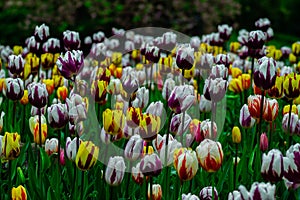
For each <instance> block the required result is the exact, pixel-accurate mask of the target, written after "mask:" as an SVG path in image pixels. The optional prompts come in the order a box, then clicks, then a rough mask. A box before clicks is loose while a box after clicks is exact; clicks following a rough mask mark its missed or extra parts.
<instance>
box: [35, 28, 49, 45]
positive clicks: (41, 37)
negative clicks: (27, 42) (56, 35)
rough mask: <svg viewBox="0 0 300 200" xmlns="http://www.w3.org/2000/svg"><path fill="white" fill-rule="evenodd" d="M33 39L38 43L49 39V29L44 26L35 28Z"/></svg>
mask: <svg viewBox="0 0 300 200" xmlns="http://www.w3.org/2000/svg"><path fill="white" fill-rule="evenodd" d="M34 37H35V39H36V40H37V41H38V42H44V41H46V39H47V38H48V37H49V27H48V26H47V25H45V24H42V25H40V26H35V30H34Z"/></svg>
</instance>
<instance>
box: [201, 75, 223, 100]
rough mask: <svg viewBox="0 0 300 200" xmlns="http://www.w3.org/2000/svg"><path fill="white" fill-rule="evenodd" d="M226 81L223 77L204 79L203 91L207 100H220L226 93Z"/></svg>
mask: <svg viewBox="0 0 300 200" xmlns="http://www.w3.org/2000/svg"><path fill="white" fill-rule="evenodd" d="M227 86H228V82H227V81H226V80H224V79H223V78H215V79H212V78H208V79H206V80H205V84H204V88H203V93H204V96H205V98H206V99H207V100H211V101H214V102H218V101H221V100H222V99H223V98H224V96H225V93H226V90H227Z"/></svg>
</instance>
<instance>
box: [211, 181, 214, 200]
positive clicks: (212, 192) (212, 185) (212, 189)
mask: <svg viewBox="0 0 300 200" xmlns="http://www.w3.org/2000/svg"><path fill="white" fill-rule="evenodd" d="M211 182H212V183H211V194H212V200H215V179H214V177H212V178H211Z"/></svg>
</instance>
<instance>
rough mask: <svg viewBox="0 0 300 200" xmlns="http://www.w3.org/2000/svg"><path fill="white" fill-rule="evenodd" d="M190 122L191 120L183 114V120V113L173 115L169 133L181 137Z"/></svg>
mask: <svg viewBox="0 0 300 200" xmlns="http://www.w3.org/2000/svg"><path fill="white" fill-rule="evenodd" d="M191 121H192V118H191V117H190V116H189V115H188V114H187V113H185V115H184V119H183V113H180V114H177V115H174V116H173V117H172V119H171V123H170V127H169V131H170V132H171V133H173V134H174V135H182V134H183V133H185V132H186V131H187V129H188V127H189V125H190V123H191Z"/></svg>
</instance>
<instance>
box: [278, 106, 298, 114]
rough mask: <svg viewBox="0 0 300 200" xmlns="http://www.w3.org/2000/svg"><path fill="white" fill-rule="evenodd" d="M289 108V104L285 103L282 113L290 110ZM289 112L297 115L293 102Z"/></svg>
mask: <svg viewBox="0 0 300 200" xmlns="http://www.w3.org/2000/svg"><path fill="white" fill-rule="evenodd" d="M290 108H291V106H290V105H285V106H284V107H283V109H282V115H285V114H288V113H289V112H290ZM291 112H292V113H294V114H296V115H298V109H297V106H296V105H295V104H293V105H292V110H291Z"/></svg>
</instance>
